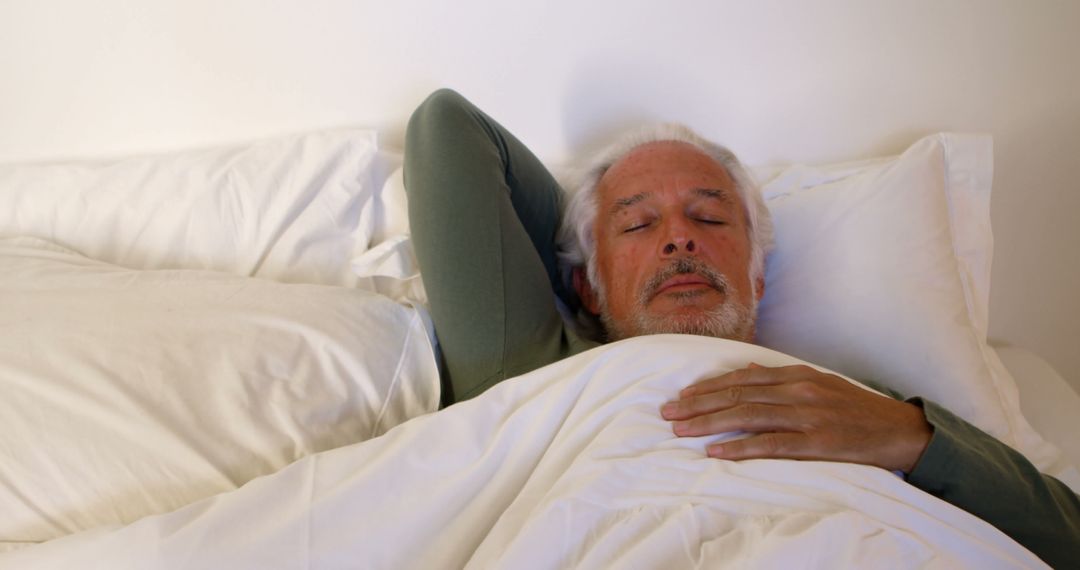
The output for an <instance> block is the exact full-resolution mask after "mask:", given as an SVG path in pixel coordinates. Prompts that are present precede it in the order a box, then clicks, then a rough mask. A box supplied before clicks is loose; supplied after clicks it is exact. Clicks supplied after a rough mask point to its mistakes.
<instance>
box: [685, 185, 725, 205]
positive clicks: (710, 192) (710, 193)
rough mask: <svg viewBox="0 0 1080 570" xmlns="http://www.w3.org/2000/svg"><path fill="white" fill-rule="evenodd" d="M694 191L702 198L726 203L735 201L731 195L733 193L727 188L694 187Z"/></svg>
mask: <svg viewBox="0 0 1080 570" xmlns="http://www.w3.org/2000/svg"><path fill="white" fill-rule="evenodd" d="M692 192H693V193H694V194H695V195H697V196H699V197H701V198H709V199H712V200H719V201H721V202H724V203H725V204H734V203H735V200H734V199H733V198H732V197H731V193H730V192H728V191H727V190H721V189H719V188H694V189H693V190H692Z"/></svg>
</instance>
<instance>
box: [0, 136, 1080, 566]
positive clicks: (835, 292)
mask: <svg viewBox="0 0 1080 570" xmlns="http://www.w3.org/2000/svg"><path fill="white" fill-rule="evenodd" d="M401 161H402V157H401V155H400V153H398V152H396V151H395V149H394V148H392V147H390V146H387V147H385V148H381V147H380V143H379V138H378V136H377V133H376V132H375V131H373V130H368V129H332V130H319V131H314V132H309V133H305V134H300V135H293V136H287V137H276V138H269V139H263V140H257V141H253V142H249V143H246V144H242V145H233V146H227V147H217V148H207V149H199V150H186V151H177V152H172V153H159V154H151V155H145V156H135V157H130V158H125V159H119V160H106V161H57V162H30V163H10V164H6V165H0V201H2V203H3V204H4V206H5V207H4V209H3V210H0V299H2V300H3V305H4V311H3V312H2V313H0V329H3V330H4V331H6V332H5V334H3V335H0V394H2V395H3V396H2V397H0V418H3V420H2V421H3V429H2V430H0V512H2V513H4V516H3V517H0V567H3V568H8V567H10V568H54V567H55V568H66V567H72V566H78V567H84V568H88V567H101V568H122V567H123V568H147V567H162V568H166V567H247V568H256V567H257V568H271V567H274V568H278V567H280V568H332V567H355V566H364V567H387V568H403V567H566V566H578V567H613V566H616V567H617V566H638V567H657V566H661V565H670V566H672V567H694V566H701V565H712V564H715V563H728V564H731V565H735V566H749V567H788V566H818V567H851V566H856V567H861V566H866V565H869V564H873V565H876V566H881V565H886V566H894V567H911V566H930V567H958V566H966V567H1040V566H1041V565H1042V563H1041V562H1040V561H1039V560H1038V558H1036V557H1035V556H1033V555H1032V554H1031V553H1029V552H1027V551H1026V550H1025V549H1023V548H1022V547H1021V546H1019V545H1018V544H1016V543H1015V542H1013V541H1012V540H1011V539H1009V538H1008V537H1006V536H1005V535H1003V534H1001V533H1000V532H999V531H997V530H996V529H994V528H993V527H992V526H990V525H988V524H986V523H984V522H982V521H980V520H978V519H976V518H974V517H972V516H971V515H968V514H967V513H964V512H962V511H960V510H958V509H956V508H954V507H951V506H950V505H948V504H946V503H943V502H941V501H939V500H937V499H935V498H934V497H931V496H930V495H926V494H924V493H921V492H919V491H917V490H915V489H914V488H912V487H911V486H909V485H907V484H906V483H904V482H903V481H902V480H900V479H899V478H898V477H897V476H896V475H895V474H892V473H888V472H885V471H883V470H880V469H874V468H868V467H859V466H853V465H847V464H830V463H823V462H797V461H764V460H759V461H748V462H741V463H731V462H720V461H712V460H707V459H705V458H704V457H703V452H702V450H703V448H704V446H705V445H706V444H707V443H710V442H712V441H715V440H716V439H718V438H720V439H722V438H725V437H733V436H734V434H726V435H722V436H717V437H713V438H675V437H674V436H673V434H672V433H671V431H670V426H669V424H667V423H666V422H664V421H662V420H661V419H660V418H659V414H658V409H659V406H660V405H661V404H662V403H663V402H664V401H666V400H668V399H670V398H672V397H673V396H674V394H675V393H677V391H678V389H679V388H681V387H683V386H684V385H686V384H687V383H689V382H690V381H693V380H696V379H699V378H703V377H705V376H708V375H714V374H718V373H722V372H724V371H726V370H731V369H733V368H737V367H741V366H745V365H746V363H748V362H751V361H753V362H758V363H763V364H773V365H782V364H791V363H800V362H807V363H810V364H812V365H814V366H818V367H822V368H824V369H828V370H832V371H835V372H837V373H840V374H843V375H845V376H846V377H848V378H851V379H853V380H856V381H857V380H859V379H867V380H873V381H876V382H879V383H882V384H883V385H886V386H888V387H890V388H892V389H895V390H899V391H901V392H902V393H905V394H912V395H914V394H918V395H922V396H925V397H927V398H930V399H932V400H935V401H937V402H939V403H941V404H943V405H945V406H946V407H948V408H950V409H951V410H953V411H954V412H956V413H957V414H959V415H961V416H962V417H964V418H965V419H967V420H968V421H970V422H971V423H973V424H975V425H977V426H978V427H980V428H982V429H983V430H985V431H987V432H989V433H991V434H993V435H995V436H996V437H998V438H999V439H1001V440H1002V441H1005V442H1006V443H1008V444H1009V445H1011V446H1012V447H1014V448H1015V449H1017V450H1019V451H1021V452H1022V453H1023V454H1025V455H1026V456H1027V457H1028V458H1029V459H1030V460H1031V461H1032V462H1033V463H1034V464H1036V465H1037V466H1038V467H1039V468H1040V469H1041V470H1043V471H1044V472H1047V473H1049V474H1052V475H1054V476H1057V477H1059V478H1060V479H1062V480H1063V481H1065V482H1066V483H1068V484H1069V485H1070V486H1071V487H1072V488H1073V489H1074V490H1080V473H1078V472H1077V470H1076V466H1077V465H1080V447H1077V442H1076V440H1075V438H1073V437H1071V436H1070V434H1075V433H1077V432H1078V431H1080V423H1078V422H1080V417H1078V416H1077V414H1076V413H1075V412H1076V410H1077V409H1080V395H1077V393H1076V392H1075V391H1074V390H1073V389H1072V388H1071V387H1070V386H1069V385H1068V384H1067V383H1066V382H1065V381H1064V380H1063V379H1062V378H1061V377H1060V375H1058V374H1057V373H1056V372H1055V371H1054V370H1053V368H1052V367H1050V366H1049V365H1048V364H1047V363H1046V362H1045V361H1044V360H1043V359H1041V358H1040V357H1039V356H1038V354H1037V353H1036V352H1033V351H1030V350H1027V349H1024V348H1019V347H1007V346H1005V347H991V346H990V345H989V344H988V342H987V327H988V318H989V316H988V310H989V309H988V306H989V286H990V264H991V258H992V254H993V240H992V236H991V233H990V218H989V198H990V191H991V180H992V173H993V142H992V140H991V138H990V137H989V136H986V135H977V134H961V133H939V134H936V135H932V136H928V137H924V138H921V139H918V140H914V141H912V144H911V145H910V147H909V148H908V149H907V150H906V151H905V152H904V153H902V154H900V155H896V156H885V157H880V158H875V159H870V160H858V161H853V162H841V163H828V164H819V165H807V164H791V165H785V166H773V167H768V168H758V169H755V170H754V176H755V178H756V179H757V180H758V181H759V182H760V183H761V184H762V188H763V192H764V193H765V196H766V198H767V203H768V205H769V207H770V210H771V211H772V213H773V216H774V219H775V224H776V227H777V248H776V251H775V252H774V253H773V254H772V256H771V257H770V259H769V262H768V270H767V287H766V296H765V299H764V300H763V304H762V307H761V314H760V321H759V323H760V324H759V332H758V340H759V343H760V345H761V346H752V345H745V344H742V343H736V342H731V341H722V340H716V339H704V338H698V337H682V336H674V335H661V336H657V337H650V338H644V339H631V340H628V341H623V342H620V343H616V344H613V345H608V346H605V347H601V348H599V349H596V350H594V351H590V352H588V353H585V354H582V355H579V356H577V357H574V358H571V359H568V360H566V361H563V362H561V363H556V364H554V365H552V366H549V367H546V368H543V369H540V370H538V371H535V372H533V373H530V374H527V375H525V376H522V377H519V378H516V379H512V380H508V381H506V382H504V383H503V384H500V385H499V386H497V387H496V388H494V389H492V390H490V391H489V392H487V393H485V394H484V395H482V396H481V397H478V398H476V399H474V400H470V401H469V402H465V403H462V404H458V405H455V406H451V407H449V408H447V409H445V410H442V411H439V410H438V402H439V383H438V370H437V366H436V351H437V349H438V343H437V339H436V337H435V335H434V331H433V328H432V325H431V323H430V321H429V318H428V315H427V311H426V309H425V302H426V297H425V294H424V291H423V284H422V280H421V278H420V275H419V270H418V268H417V267H416V264H415V260H414V259H413V257H412V253H411V248H410V244H409V228H408V220H407V216H406V214H405V212H406V197H405V193H404V187H403V183H402V178H401V169H400V165H401ZM553 168H555V169H556V170H557V171H559V172H563V171H564V170H565V169H562V168H559V167H558V166H554V167H553ZM898 260H903V262H902V263H899V262H898ZM883 561H888V562H887V563H886V562H883Z"/></svg>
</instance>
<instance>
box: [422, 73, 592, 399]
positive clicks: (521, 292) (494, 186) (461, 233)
mask: <svg viewBox="0 0 1080 570" xmlns="http://www.w3.org/2000/svg"><path fill="white" fill-rule="evenodd" d="M405 188H406V192H407V193H408V196H409V222H410V225H411V231H412V239H413V244H414V247H415V250H416V257H417V260H418V262H419V263H420V270H421V276H422V279H423V281H424V286H425V288H426V290H427V294H428V299H429V301H430V303H431V313H432V319H433V320H434V323H435V333H436V336H437V337H438V339H439V344H440V346H441V349H442V358H443V362H442V364H443V378H442V382H443V405H444V406H445V405H449V404H451V403H453V402H455V401H460V400H464V399H467V398H471V397H473V396H476V395H477V394H479V393H481V392H483V391H484V390H486V389H487V388H489V387H490V386H492V385H493V384H495V383H496V382H498V381H499V380H502V379H504V378H507V377H510V376H515V375H518V374H522V373H525V372H528V371H530V370H532V369H534V368H538V367H540V366H544V365H546V364H548V363H551V362H554V361H556V360H559V359H560V358H563V357H565V356H567V355H569V354H572V353H574V352H580V351H581V350H583V349H585V348H588V347H589V346H590V345H587V344H586V343H583V342H582V341H580V340H579V339H578V338H577V337H576V336H574V335H573V334H572V333H569V332H568V331H567V330H566V329H565V327H564V326H563V322H562V319H561V317H560V315H559V313H558V309H557V308H556V303H555V297H554V294H555V292H556V291H557V292H558V293H559V294H560V296H564V298H566V296H567V294H566V292H565V291H563V290H562V287H561V286H560V284H559V283H560V282H559V279H558V276H557V267H556V257H555V233H556V230H557V229H558V221H559V216H560V204H559V201H560V198H561V190H560V189H559V186H558V184H557V183H556V182H555V180H554V178H552V176H551V174H550V173H549V172H548V171H547V169H545V168H544V166H543V165H542V164H541V163H540V161H539V160H538V159H537V158H536V157H535V156H534V155H533V154H532V153H531V152H530V151H529V150H528V149H527V148H526V147H525V145H523V144H522V143H521V142H519V141H518V140H517V139H516V138H514V136H513V135H511V134H510V133H509V132H508V131H506V130H505V129H504V128H503V127H502V126H500V125H499V124H498V123H496V122H495V121H494V120H492V119H491V118H490V117H488V116H487V115H485V114H484V113H483V112H482V111H480V110H479V109H477V108H476V107H475V106H474V105H472V104H471V103H469V102H468V101H467V100H465V98H464V97H462V96H461V95H459V94H457V93H456V92H454V91H451V90H448V89H442V90H439V91H436V92H435V93H433V94H431V96H429V97H428V98H427V100H425V101H424V102H423V103H422V104H421V105H420V106H419V107H418V108H417V109H416V111H415V112H414V113H413V115H412V117H411V118H410V120H409V126H408V131H407V134H406V140H405Z"/></svg>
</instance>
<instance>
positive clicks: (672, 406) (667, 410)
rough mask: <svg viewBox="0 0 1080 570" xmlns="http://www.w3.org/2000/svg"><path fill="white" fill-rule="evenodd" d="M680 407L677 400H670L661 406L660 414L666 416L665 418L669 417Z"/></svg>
mask: <svg viewBox="0 0 1080 570" xmlns="http://www.w3.org/2000/svg"><path fill="white" fill-rule="evenodd" d="M678 408H679V406H678V404H676V403H675V402H668V403H666V404H664V405H663V406H660V415H661V416H663V417H665V418H669V417H671V416H673V415H675V411H676V410H677V409H678Z"/></svg>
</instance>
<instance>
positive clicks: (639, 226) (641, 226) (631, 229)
mask: <svg viewBox="0 0 1080 570" xmlns="http://www.w3.org/2000/svg"><path fill="white" fill-rule="evenodd" d="M648 226H649V224H648V223H647V222H646V223H640V224H634V225H632V226H630V227H628V228H626V229H625V230H623V233H624V234H629V233H633V232H636V231H638V230H642V229H645V228H647V227H648Z"/></svg>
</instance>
